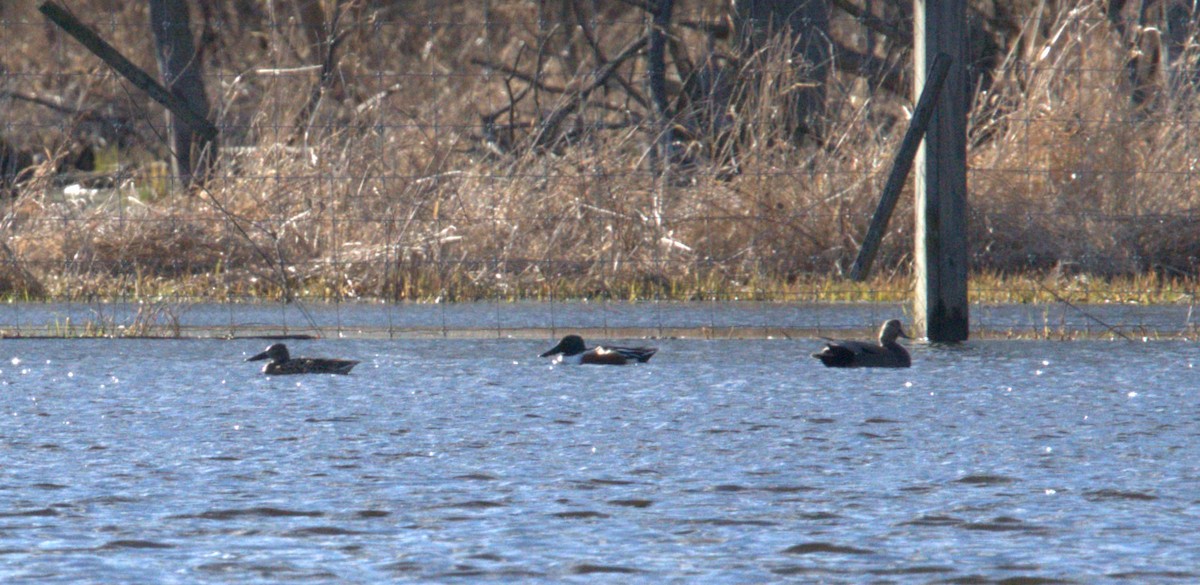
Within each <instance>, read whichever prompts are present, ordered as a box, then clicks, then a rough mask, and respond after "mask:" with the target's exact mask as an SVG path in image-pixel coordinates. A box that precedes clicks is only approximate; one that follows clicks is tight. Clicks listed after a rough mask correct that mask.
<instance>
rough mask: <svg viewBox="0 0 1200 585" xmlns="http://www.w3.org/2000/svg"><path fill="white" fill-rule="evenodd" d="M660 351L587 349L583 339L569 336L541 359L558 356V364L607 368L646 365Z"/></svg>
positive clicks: (615, 348) (615, 347) (652, 349)
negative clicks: (628, 364)
mask: <svg viewBox="0 0 1200 585" xmlns="http://www.w3.org/2000/svg"><path fill="white" fill-rule="evenodd" d="M657 351H658V348H655V347H619V346H615V345H610V346H607V347H604V346H596V347H591V348H589V347H587V345H585V344H584V343H583V338H582V337H580V336H578V335H568V336H566V337H564V338H562V341H559V342H558V345H556V346H554V347H552V348H550V349H549V350H548V351H546V352H545V353H543V354H541V357H550V356H552V355H557V356H558V357H557V358H555V362H556V363H560V364H593V365H606V366H623V365H625V364H627V363H630V362H641V363H645V362H648V361H650V358H651V357H653V356H654V354H655V353H656V352H657Z"/></svg>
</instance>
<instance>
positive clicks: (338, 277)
mask: <svg viewBox="0 0 1200 585" xmlns="http://www.w3.org/2000/svg"><path fill="white" fill-rule="evenodd" d="M60 4H61V5H62V6H63V7H64V8H65V9H66V10H68V11H69V12H71V13H73V14H74V15H75V16H77V17H78V18H79V19H80V20H81V21H83V22H84V23H85V24H86V25H88V26H90V27H91V28H93V29H94V30H95V31H96V32H97V33H98V34H99V35H100V36H101V37H103V38H104V39H105V40H107V41H108V42H110V43H111V44H112V45H113V46H114V47H116V48H117V49H118V50H119V51H120V52H122V53H123V54H124V55H126V56H127V57H128V58H129V59H131V60H132V61H133V62H134V63H136V64H137V65H138V66H140V67H141V68H142V69H144V70H146V71H147V72H150V73H152V74H153V75H154V76H155V77H158V74H159V71H160V69H159V64H158V63H159V60H156V47H159V48H161V47H162V46H163V43H164V41H163V39H162V38H159V37H156V36H155V33H154V27H153V26H152V24H154V22H153V19H152V17H151V8H150V6H151V5H159V6H161V5H174V6H180V5H183V6H186V7H188V8H190V13H189V16H190V21H188V22H181V21H173V22H171V23H170V24H174V25H176V26H175V27H174V29H171V27H165V28H166V29H169V30H175V31H179V30H182V31H184V33H178V32H176V33H175V34H183V35H185V36H187V37H188V39H189V40H190V41H191V42H192V43H193V44H194V47H195V49H196V56H195V57H194V58H193V59H191V60H187V61H185V62H187V63H189V65H188V67H192V68H194V70H196V71H198V72H199V73H200V77H199V78H200V79H201V80H202V82H203V90H204V93H203V95H204V96H205V99H206V100H207V106H208V116H207V117H208V119H210V120H211V121H213V122H214V123H215V124H216V126H217V128H218V129H219V131H220V138H219V141H218V142H217V143H216V145H215V148H214V150H213V151H212V152H211V153H210V154H209V155H205V154H203V153H201V152H200V151H199V150H195V151H193V153H192V154H193V156H192V157H191V158H192V160H193V161H196V164H197V165H198V167H197V172H196V176H195V180H194V181H189V180H188V177H187V175H186V174H183V175H181V174H180V172H179V169H178V168H176V167H175V166H174V162H173V161H176V160H177V159H178V157H177V155H178V154H179V153H178V149H177V145H178V144H179V143H178V142H173V141H172V140H171V129H170V128H169V126H168V123H167V120H166V116H165V112H164V110H163V108H162V107H161V106H159V105H158V104H157V103H155V102H153V101H152V100H150V99H149V98H148V97H147V96H146V94H145V93H144V92H143V91H142V90H141V89H139V88H137V87H136V86H134V85H133V84H131V83H129V82H128V81H126V80H125V79H124V78H122V77H121V76H119V75H117V74H116V73H114V72H113V71H112V70H111V69H110V68H108V67H107V66H106V65H104V64H103V63H102V62H101V61H100V60H99V59H97V58H96V57H95V56H94V55H92V54H91V53H90V52H88V51H87V50H86V49H85V48H84V47H83V46H82V45H80V44H79V43H77V42H76V41H75V40H74V39H73V38H72V37H71V36H69V35H68V34H66V33H65V32H64V31H63V30H61V29H59V28H58V27H57V26H55V25H54V24H52V23H51V22H50V21H49V20H47V19H46V18H45V17H44V16H43V15H42V14H40V13H39V12H38V11H37V6H36V5H32V4H29V5H26V4H24V3H17V5H12V4H8V3H6V4H3V5H0V34H3V35H4V38H5V39H6V42H5V43H3V45H2V46H0V80H2V83H3V85H2V86H0V87H2V89H0V112H3V113H2V114H0V141H2V142H0V155H2V160H0V163H2V169H3V174H2V175H0V181H2V185H0V188H2V189H3V191H4V199H3V214H4V216H3V225H2V226H0V228H2V229H3V231H4V242H5V244H4V247H3V250H0V252H2V254H3V258H2V260H3V262H2V265H3V268H2V273H0V293H3V294H5V295H6V296H7V297H9V298H11V299H13V300H49V301H52V302H55V303H59V304H57V305H52V306H53V307H57V308H56V309H55V310H54V311H51V312H50V313H48V314H43V313H42V312H40V311H39V310H35V309H33V308H30V307H29V306H27V305H20V304H18V305H13V306H12V307H10V309H9V315H10V318H9V319H8V320H7V321H6V322H5V323H4V324H3V327H4V328H5V330H6V331H8V332H10V333H11V332H14V331H15V332H17V333H20V332H22V331H25V332H29V331H33V330H35V329H37V328H38V327H41V328H42V329H37V330H54V328H55V327H58V328H60V329H61V328H63V327H64V326H66V325H67V323H65V322H64V321H65V320H66V319H68V318H74V319H76V321H75V323H77V324H78V323H79V322H80V321H81V320H83V321H86V322H88V323H89V325H90V326H92V327H97V328H99V329H101V330H104V329H105V328H107V327H109V326H114V327H115V326H118V325H123V326H125V327H126V328H127V329H137V326H138V324H139V323H140V324H141V325H143V326H145V325H146V324H147V323H150V324H153V325H154V326H155V327H159V328H161V327H166V328H167V329H168V330H170V329H171V324H172V323H175V324H178V323H183V325H182V326H183V328H184V329H187V328H188V327H193V326H194V327H209V326H215V327H216V328H217V329H221V330H223V329H226V328H228V329H229V331H230V333H231V334H240V333H246V332H254V331H258V330H259V329H258V327H259V325H261V324H262V323H263V322H267V323H272V324H273V325H272V327H273V329H272V330H277V329H278V325H279V323H278V322H279V320H281V319H282V320H283V321H284V322H287V323H293V324H295V323H300V324H302V325H304V326H306V327H310V328H313V329H314V330H316V331H322V332H323V331H327V330H328V329H329V328H330V327H332V329H333V330H335V331H341V330H342V327H341V325H339V324H338V323H337V321H338V320H340V319H342V318H343V317H342V315H343V313H342V312H341V309H337V310H335V311H334V313H333V315H334V317H332V319H333V320H334V322H333V323H332V324H330V323H328V322H325V321H322V319H323V318H316V317H311V316H305V313H309V312H312V311H317V312H321V311H322V310H324V309H314V308H312V306H316V305H318V304H319V305H320V306H322V307H329V306H333V307H348V306H351V304H352V303H353V306H356V307H361V306H364V303H366V302H368V301H382V302H384V303H392V302H396V301H414V300H415V301H482V302H484V303H485V304H486V305H488V306H499V305H501V304H504V303H509V302H511V301H514V300H523V299H524V300H528V299H532V300H540V301H549V302H550V304H551V305H554V304H562V303H563V302H564V300H565V299H579V298H587V299H592V300H593V301H598V302H601V303H606V304H608V303H612V304H616V303H619V302H622V301H628V300H636V301H638V302H642V303H652V304H653V305H652V306H658V305H659V304H661V303H667V302H670V301H680V300H690V301H702V302H704V303H708V304H709V305H710V306H713V307H718V306H719V307H722V310H729V309H728V308H727V307H728V306H729V305H727V304H725V303H726V302H728V301H734V300H737V301H743V302H744V301H754V302H755V303H756V304H743V305H742V307H743V309H744V310H750V311H752V317H747V318H745V319H743V320H742V321H738V322H736V323H732V324H730V323H726V322H725V320H724V319H722V318H717V317H712V316H710V318H708V319H707V320H706V319H697V318H695V317H694V316H689V317H682V316H679V315H678V314H674V313H672V312H671V311H663V310H660V309H654V310H653V311H652V313H654V314H657V315H658V316H659V317H658V318H659V319H660V321H659V322H657V323H651V324H649V325H650V326H651V329H656V330H661V329H662V328H664V327H666V328H668V329H669V328H672V327H678V328H680V330H686V329H690V328H693V327H698V328H709V329H713V330H718V329H721V328H722V327H726V326H728V327H735V326H736V327H742V326H745V327H747V330H748V331H752V330H756V329H759V328H761V327H763V326H764V325H765V326H766V327H767V328H766V329H763V331H767V332H769V329H770V327H772V326H782V324H781V323H780V322H779V319H782V318H785V317H783V316H781V315H780V314H777V313H775V312H773V309H772V308H771V307H772V304H771V303H772V302H778V301H783V302H800V303H803V302H830V301H833V302H837V301H875V302H880V303H884V304H882V305H879V308H877V309H872V310H871V311H870V312H869V313H868V314H865V315H859V316H855V317H854V318H853V322H852V323H850V325H852V326H858V325H859V324H860V321H859V320H860V318H861V321H862V322H863V323H862V324H865V323H866V322H877V321H878V320H879V319H881V318H882V315H880V313H883V312H894V311H903V310H904V309H903V308H902V306H901V305H899V304H898V303H901V302H902V301H904V300H905V299H906V298H907V297H908V295H909V291H910V289H911V285H910V283H909V280H908V275H909V262H910V260H911V250H912V239H911V238H912V220H911V218H912V214H913V210H912V208H911V200H912V197H911V187H908V188H907V189H908V190H909V192H908V193H907V194H906V195H905V197H903V198H902V203H901V205H900V207H899V208H898V209H897V210H896V212H895V215H894V217H893V219H892V222H891V224H890V225H891V227H890V230H889V232H888V234H887V236H886V237H885V239H884V246H883V248H882V250H881V252H880V256H879V257H878V258H877V260H876V262H875V264H874V266H875V270H876V273H875V275H874V277H873V278H872V279H871V280H870V281H869V282H867V283H864V284H858V283H852V282H849V281H848V280H846V279H844V278H842V277H841V275H842V272H843V270H845V269H848V268H849V266H850V264H851V263H852V262H853V260H854V256H855V254H856V253H857V251H858V244H859V242H860V241H861V238H862V236H863V234H864V233H865V231H866V226H867V224H868V222H869V220H870V216H871V213H872V212H873V210H874V205H875V203H876V202H877V200H878V197H879V193H880V190H881V189H882V187H883V184H884V182H885V181H886V178H887V174H888V171H889V170H890V166H891V163H892V157H893V155H894V154H895V151H896V149H897V148H898V145H899V141H900V138H901V137H902V135H903V133H904V130H905V127H906V124H907V120H908V115H909V112H910V109H911V105H912V102H913V100H912V99H911V93H912V91H911V87H910V83H911V77H912V76H911V71H910V69H911V62H912V57H911V38H912V22H913V21H912V12H911V11H912V9H911V6H909V3H907V2H895V1H884V0H860V1H857V2H855V1H852V0H838V1H834V2H811V1H803V0H796V1H793V2H777V3H754V2H732V3H730V2H702V1H691V2H689V1H679V2H674V3H673V10H672V11H671V12H670V13H669V25H668V26H667V27H666V28H665V29H657V30H663V31H664V32H665V44H664V45H663V46H662V51H663V52H662V56H661V59H662V63H663V70H662V75H661V77H656V76H655V75H653V74H652V73H653V72H654V65H653V63H654V49H653V44H654V43H653V37H654V33H655V30H656V29H655V28H654V27H653V26H652V19H653V13H654V11H655V9H656V8H655V7H662V6H665V5H667V3H654V2H646V3H643V2H621V1H584V0H559V1H543V2H530V1H516V0H513V1H504V0H478V1H474V2H463V3H444V2H434V1H432V0H430V1H410V2H367V1H363V0H345V1H343V0H327V1H325V2H321V1H320V0H296V1H294V2H289V1H280V2H265V3H248V2H238V1H234V0H202V1H198V2H192V3H186V4H185V3H183V2H182V1H179V2H175V1H172V2H165V1H164V2H160V3H156V2H151V3H145V4H143V3H119V2H111V1H101V0H87V1H85V0H71V1H64V2H61V3H60ZM985 4H986V5H985ZM764 6H765V7H766V8H763V7H764ZM756 7H757V8H756ZM772 7H775V8H772ZM782 7H790V8H789V10H791V11H790V12H786V13H785V12H781V11H782V10H783V8H782ZM772 10H774V12H772ZM1195 12H1196V6H1195V4H1194V3H1191V2H1186V1H1182V0H1167V1H1161V2H1134V3H1126V2H1087V1H1073V2H1072V1H1064V2H1044V3H1028V2H995V3H971V8H970V15H969V22H968V27H969V39H970V40H969V54H970V63H968V64H967V65H968V77H969V80H970V83H971V85H972V91H971V92H970V94H971V96H972V98H971V99H972V105H971V110H970V111H971V120H970V122H971V124H970V144H969V153H968V155H969V171H968V180H969V189H970V206H971V208H970V218H969V225H970V228H969V229H970V233H969V236H970V238H969V239H970V242H971V250H970V257H971V262H972V265H973V268H974V271H975V274H976V276H974V277H973V280H972V285H971V289H972V295H973V296H974V297H976V298H979V299H984V300H988V301H996V302H1012V301H1017V302H1028V301H1047V302H1050V303H1058V304H1060V305H1064V304H1069V305H1078V306H1082V305H1085V304H1087V303H1094V302H1101V301H1109V300H1123V301H1128V300H1147V299H1154V300H1166V301H1170V302H1177V303H1183V304H1185V305H1189V306H1190V303H1191V299H1192V296H1193V286H1192V284H1191V283H1192V282H1194V277H1195V275H1196V273H1197V270H1198V268H1200V229H1197V228H1198V227H1200V226H1198V225H1197V222H1196V213H1195V209H1196V204H1197V187H1198V184H1197V164H1198V159H1200V150H1198V149H1197V148H1196V147H1195V146H1194V144H1195V142H1196V138H1197V137H1200V133H1198V129H1197V125H1198V124H1200V116H1198V115H1197V109H1198V108H1200V101H1198V99H1197V93H1196V89H1197V83H1198V81H1200V66H1198V65H1197V60H1198V56H1197V52H1198V51H1200V49H1198V47H1200V43H1198V42H1197V39H1198V36H1197V24H1196V21H1197V19H1196V18H1195ZM176 40H178V39H176ZM165 59H166V57H165V56H164V58H163V59H162V60H165ZM656 80H657V81H656ZM205 161H207V162H205ZM205 165H210V166H205ZM181 177H182V178H181ZM251 301H253V302H257V303H261V302H264V301H266V302H268V303H277V304H278V305H277V311H278V312H277V313H275V317H272V316H271V315H272V314H271V313H270V312H268V313H264V314H262V315H252V314H247V313H244V312H239V311H230V312H227V313H226V315H227V316H228V319H229V321H228V322H222V323H217V324H212V323H209V321H210V320H211V319H212V317H211V315H210V316H207V317H204V318H202V319H199V321H198V322H197V323H195V324H193V323H190V322H188V321H187V319H182V320H181V319H180V318H179V315H181V314H187V313H189V312H190V311H192V310H193V309H192V306H193V305H194V306H196V307H201V306H206V305H207V304H209V303H214V302H215V303H248V302H251ZM105 303H116V304H115V305H113V306H124V307H127V308H125V309H120V310H116V309H114V310H109V311H106V310H105V309H103V308H102V307H103V306H105ZM123 303H128V305H125V304H123ZM137 303H142V305H141V306H142V307H143V309H141V311H139V310H138V309H137V307H138V306H139V305H138V304H137ZM306 303H307V304H308V305H310V307H309V308H307V309H306V308H303V307H304V306H305V304H306ZM298 306H299V307H300V308H299V309H295V307H298ZM128 307H133V308H132V309H130V308H128ZM195 310H196V311H197V312H199V313H204V314H206V315H208V313H206V312H205V311H207V310H208V309H195ZM293 310H299V311H300V313H296V314H295V315H293V314H292V313H290V311H293ZM396 310H397V309H394V308H393V309H388V310H385V311H382V312H379V313H372V314H373V315H375V316H374V317H372V321H371V322H370V323H367V324H361V326H362V327H366V326H367V325H375V326H380V327H383V328H384V329H387V330H389V331H393V332H394V331H399V330H424V329H422V328H426V327H429V328H432V330H435V331H436V330H441V331H443V333H444V332H445V331H446V330H448V329H452V327H448V326H446V325H445V324H442V325H438V324H437V323H432V324H430V323H424V322H422V323H408V322H405V321H404V319H403V318H399V321H400V323H399V324H397V321H396V320H397V319H398V317H396V314H397V313H396V312H395V311H396ZM55 311H57V312H55ZM79 311H82V312H79ZM608 311H609V313H606V314H611V315H618V314H620V310H618V309H611V308H610V309H608ZM613 311H615V312H613ZM431 314H434V313H431ZM518 314H519V312H518ZM976 314H977V315H976V316H975V317H974V319H975V320H976V321H979V320H981V319H983V320H986V319H988V318H989V317H987V315H988V313H987V311H976ZM139 315H141V316H140V317H139ZM235 315H236V316H235ZM671 315H675V316H674V317H672V316H671ZM89 316H90V317H89ZM430 318H432V317H430ZM1041 318H1042V320H1043V321H1046V320H1047V318H1046V317H1045V314H1043V315H1042V317H1041ZM89 319H90V320H89ZM139 319H140V321H139ZM505 319H506V317H501V316H499V315H498V314H497V315H495V316H494V317H493V318H491V319H485V324H486V327H485V328H488V329H491V330H496V331H505V330H509V329H514V328H515V329H520V328H524V327H527V328H532V329H542V328H548V329H554V328H556V327H558V326H559V325H558V324H555V323H547V322H545V321H538V322H536V323H535V322H524V321H521V319H520V318H515V319H516V320H517V321H521V322H522V323H523V324H522V325H520V326H519V327H518V326H512V327H510V326H508V325H506V324H505V323H504V320H505ZM669 319H676V321H675V322H671V321H669ZM1125 319H1126V324H1129V325H1134V326H1141V325H1139V323H1142V318H1141V317H1126V318H1125ZM1178 319H1182V321H1177V320H1178ZM389 320H390V321H389ZM451 320H452V319H451ZM1032 320H1034V321H1036V320H1037V318H1033V319H1032ZM1049 320H1051V321H1052V320H1053V319H1052V318H1049ZM242 321H244V322H242ZM997 321H998V322H1007V321H1005V320H1004V319H998V320H997ZM1026 321H1029V319H1026ZM1064 322H1065V321H1064ZM1170 322H1171V323H1172V324H1173V325H1179V326H1180V327H1182V328H1184V329H1188V328H1190V312H1188V313H1186V314H1183V315H1175V316H1172V317H1171V318H1170ZM305 324H306V325H305ZM318 325H319V326H318ZM643 325H645V323H640V322H639V323H625V324H622V325H620V326H621V327H629V331H632V332H637V331H642V329H639V328H640V327H642V326H643ZM1142 325H1144V323H1142ZM1173 325H1172V326H1173ZM598 326H600V327H602V328H603V327H607V325H606V324H602V325H598ZM406 327H407V328H410V329H405V328H406ZM807 327H808V324H806V325H805V327H804V328H807ZM143 328H144V327H143ZM285 328H286V327H285ZM412 328H415V329H412ZM816 328H817V329H820V328H821V327H820V326H818V327H816ZM68 329H70V327H68ZM351 329H353V327H351ZM289 330H290V329H289ZM659 332H661V331H659Z"/></svg>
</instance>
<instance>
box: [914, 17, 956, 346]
mask: <svg viewBox="0 0 1200 585" xmlns="http://www.w3.org/2000/svg"><path fill="white" fill-rule="evenodd" d="M966 15H967V2H966V0H913V16H914V24H913V27H914V33H915V34H914V35H913V42H914V45H915V46H914V61H915V62H914V69H915V80H916V83H914V84H913V91H914V92H915V93H914V94H913V97H914V99H916V96H919V95H921V90H922V89H923V88H924V86H925V81H926V78H927V76H928V74H929V72H930V66H931V65H932V62H933V59H934V56H935V55H937V54H938V53H946V54H947V55H949V56H950V58H951V65H950V71H949V73H948V74H947V77H946V85H945V87H944V88H943V89H942V95H941V99H940V100H938V102H937V106H936V107H935V108H934V112H933V119H932V121H931V123H930V126H929V130H928V132H927V133H926V135H925V143H924V145H923V146H922V147H921V149H920V151H919V152H918V153H917V162H916V170H917V172H916V184H915V186H916V205H915V207H916V214H917V217H916V232H915V234H914V236H915V237H914V241H915V246H914V248H915V249H914V250H913V258H914V260H915V264H916V265H915V267H914V272H915V277H916V278H915V280H916V291H915V292H916V294H915V295H914V304H915V306H914V317H915V321H916V323H915V329H916V330H917V331H918V332H924V336H925V337H926V338H928V339H929V341H934V342H955V341H964V340H966V339H967V336H968V333H969V331H968V329H969V327H968V318H967V269H968V266H967V261H968V253H967V76H966V67H965V64H966V62H967V17H966Z"/></svg>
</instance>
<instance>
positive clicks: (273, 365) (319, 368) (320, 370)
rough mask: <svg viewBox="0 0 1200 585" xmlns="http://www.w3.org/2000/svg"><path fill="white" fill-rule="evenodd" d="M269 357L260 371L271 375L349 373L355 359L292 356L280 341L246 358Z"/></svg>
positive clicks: (251, 359)
mask: <svg viewBox="0 0 1200 585" xmlns="http://www.w3.org/2000/svg"><path fill="white" fill-rule="evenodd" d="M266 359H269V360H271V361H269V362H267V365H265V366H263V369H262V372H263V373H264V374H268V375H271V376H284V375H288V374H349V373H350V370H351V369H353V368H354V366H356V365H358V362H357V361H355V360H339V359H330V358H294V357H291V354H289V353H288V348H287V346H286V345H284V344H282V343H274V344H271V345H269V346H267V349H265V350H263V352H262V353H258V354H255V355H252V356H250V357H248V358H246V361H248V362H256V361H259V360H266Z"/></svg>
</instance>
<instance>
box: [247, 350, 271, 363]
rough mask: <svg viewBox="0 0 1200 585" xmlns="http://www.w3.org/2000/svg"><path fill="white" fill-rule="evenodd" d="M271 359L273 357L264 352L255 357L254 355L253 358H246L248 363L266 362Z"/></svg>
mask: <svg viewBox="0 0 1200 585" xmlns="http://www.w3.org/2000/svg"><path fill="white" fill-rule="evenodd" d="M269 357H271V356H269V355H267V352H265V351H264V352H262V353H259V354H255V355H252V356H250V357H248V358H246V361H248V362H257V361H259V360H265V359H267V358H269Z"/></svg>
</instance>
